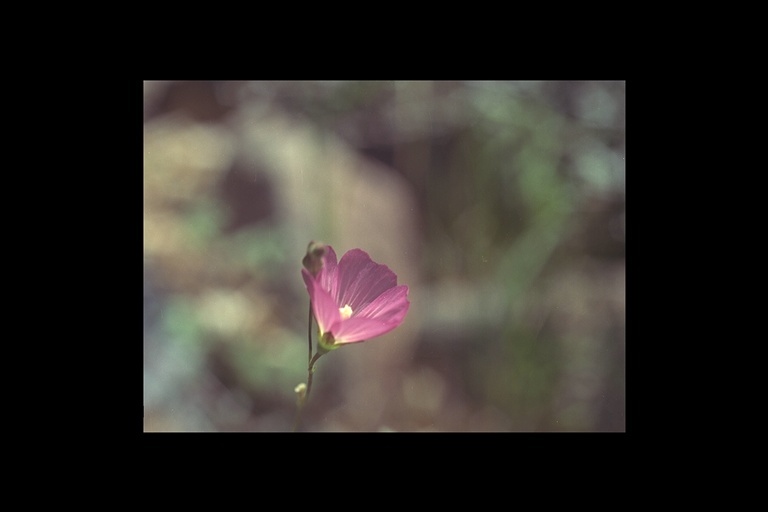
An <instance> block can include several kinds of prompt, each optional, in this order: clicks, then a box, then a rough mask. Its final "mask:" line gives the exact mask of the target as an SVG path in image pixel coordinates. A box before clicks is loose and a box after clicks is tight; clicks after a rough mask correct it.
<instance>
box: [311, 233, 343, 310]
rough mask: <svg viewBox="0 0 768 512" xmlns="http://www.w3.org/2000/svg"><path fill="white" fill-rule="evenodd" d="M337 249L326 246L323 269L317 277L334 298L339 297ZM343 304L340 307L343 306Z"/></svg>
mask: <svg viewBox="0 0 768 512" xmlns="http://www.w3.org/2000/svg"><path fill="white" fill-rule="evenodd" d="M336 261H337V260H336V251H334V250H333V247H331V246H330V245H326V246H325V257H324V259H323V269H322V270H321V271H320V273H319V274H318V276H317V278H318V279H319V281H320V285H321V286H322V287H323V289H324V290H325V291H327V292H328V293H330V294H331V297H333V298H334V299H337V298H338V292H337V288H338V279H337V277H336V275H337V265H336ZM343 306H344V305H343V304H342V305H341V306H339V307H343Z"/></svg>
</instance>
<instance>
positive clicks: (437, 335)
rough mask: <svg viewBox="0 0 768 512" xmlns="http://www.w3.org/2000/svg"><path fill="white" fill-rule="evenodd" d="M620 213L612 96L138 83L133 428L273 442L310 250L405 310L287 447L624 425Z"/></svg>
mask: <svg viewBox="0 0 768 512" xmlns="http://www.w3.org/2000/svg"><path fill="white" fill-rule="evenodd" d="M624 212H625V83H624V82H551V81H543V82H443V81H437V82H426V81H417V82H396V81H395V82H393V81H372V82H371V81H366V82H349V81H333V82H330V81H324V82H293V81H286V82H282V81H272V82H226V81H223V82H173V81H152V82H150V81H148V82H145V83H144V430H145V431H147V432H157V431H166V432H201V431H203V432H209V431H210V432H215V431H236V432H283V431H291V429H292V427H293V421H294V416H295V411H296V396H295V394H294V388H295V386H296V385H297V384H299V383H300V382H306V378H307V372H306V367H307V314H308V307H309V298H308V295H307V291H306V289H305V287H304V283H303V280H302V278H301V274H300V269H301V260H302V258H303V257H304V254H305V252H306V248H307V244H308V243H309V241H310V240H318V241H323V242H325V243H327V244H330V245H332V246H333V247H334V249H335V250H336V252H337V254H338V256H339V257H341V256H342V255H343V254H344V253H345V252H346V251H347V250H349V249H352V248H361V249H363V250H365V251H367V252H368V253H369V254H370V255H371V257H372V258H373V260H374V261H376V262H378V263H383V264H386V265H387V266H389V267H390V268H391V269H392V270H393V271H394V272H395V273H396V274H397V275H398V284H407V285H408V286H409V287H410V294H409V299H410V302H411V307H410V310H409V313H408V315H407V317H406V318H405V321H404V322H403V324H402V325H401V326H400V327H398V328H397V329H395V330H394V331H392V332H390V333H388V334H386V335H384V336H381V337H379V338H375V339H373V340H369V341H366V342H364V343H358V344H354V345H350V346H345V347H342V348H341V349H339V350H336V351H333V352H331V353H329V354H327V355H326V356H324V357H323V358H321V359H320V360H319V361H318V364H317V371H316V373H315V375H314V383H313V389H312V395H311V397H310V400H309V403H308V404H307V406H306V408H305V410H304V413H303V421H302V427H301V430H302V431H313V432H393V431H394V432H414V431H420V432H483V431H501V432H506V431H509V432H558V431H564V432H588V431H624V430H625V359H626V358H625V282H626V281H625V213H624Z"/></svg>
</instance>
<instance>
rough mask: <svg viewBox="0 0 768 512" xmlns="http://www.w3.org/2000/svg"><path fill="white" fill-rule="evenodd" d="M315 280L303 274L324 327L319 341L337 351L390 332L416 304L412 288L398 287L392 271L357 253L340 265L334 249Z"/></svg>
mask: <svg viewBox="0 0 768 512" xmlns="http://www.w3.org/2000/svg"><path fill="white" fill-rule="evenodd" d="M322 258H323V265H322V268H321V269H320V270H319V272H317V274H316V275H315V276H313V275H312V274H311V273H309V272H308V271H307V270H306V269H302V270H301V274H302V277H303V278H304V283H305V284H306V286H307V291H308V292H309V297H310V299H311V301H312V311H313V313H314V315H315V319H316V320H317V325H318V327H319V329H320V336H319V343H320V345H321V346H322V347H323V348H324V349H325V350H333V349H336V348H338V347H340V346H341V345H344V344H347V343H358V342H361V341H365V340H369V339H371V338H375V337H376V336H381V335H382V334H386V333H388V332H389V331H391V330H392V329H394V328H395V327H397V326H398V325H400V324H401V323H402V322H403V320H404V319H405V315H406V313H407V312H408V307H409V306H410V302H409V301H408V286H406V285H399V286H398V284H397V275H396V274H395V273H394V272H392V271H391V270H390V269H389V267H387V266H386V265H382V264H379V263H376V262H374V261H373V260H371V257H370V256H369V255H368V253H366V252H365V251H363V250H361V249H352V250H350V251H348V252H347V253H345V254H344V256H342V257H341V261H339V262H338V263H337V261H336V253H335V252H334V250H333V248H332V247H331V246H329V245H327V246H325V254H324V256H322Z"/></svg>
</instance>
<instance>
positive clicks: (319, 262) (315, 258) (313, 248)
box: [301, 241, 325, 277]
mask: <svg viewBox="0 0 768 512" xmlns="http://www.w3.org/2000/svg"><path fill="white" fill-rule="evenodd" d="M323 256H325V245H324V244H323V243H322V242H315V241H312V242H309V245H308V246H307V255H306V256H304V259H303V260H301V262H302V264H303V265H304V268H306V269H307V271H308V272H309V273H310V274H312V277H317V274H318V273H319V272H320V270H322V268H323Z"/></svg>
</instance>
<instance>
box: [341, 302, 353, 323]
mask: <svg viewBox="0 0 768 512" xmlns="http://www.w3.org/2000/svg"><path fill="white" fill-rule="evenodd" d="M339 312H340V313H341V318H342V319H344V320H346V319H347V318H349V317H351V316H352V308H351V307H349V304H346V305H345V306H344V307H343V308H339Z"/></svg>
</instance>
